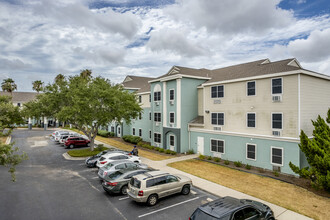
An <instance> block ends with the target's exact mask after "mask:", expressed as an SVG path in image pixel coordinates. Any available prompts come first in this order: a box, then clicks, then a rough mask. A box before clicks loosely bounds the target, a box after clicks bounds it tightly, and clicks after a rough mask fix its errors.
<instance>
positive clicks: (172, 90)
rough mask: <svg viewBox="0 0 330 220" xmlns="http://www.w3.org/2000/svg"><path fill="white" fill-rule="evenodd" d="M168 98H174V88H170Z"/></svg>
mask: <svg viewBox="0 0 330 220" xmlns="http://www.w3.org/2000/svg"><path fill="white" fill-rule="evenodd" d="M170 100H174V89H170Z"/></svg>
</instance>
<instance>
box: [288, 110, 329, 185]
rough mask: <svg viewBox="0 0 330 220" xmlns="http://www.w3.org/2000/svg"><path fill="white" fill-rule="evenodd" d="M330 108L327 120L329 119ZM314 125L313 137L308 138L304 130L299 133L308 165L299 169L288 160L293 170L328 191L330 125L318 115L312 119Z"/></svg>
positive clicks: (301, 146)
mask: <svg viewBox="0 0 330 220" xmlns="http://www.w3.org/2000/svg"><path fill="white" fill-rule="evenodd" d="M329 115H330V109H329V110H328V116H327V121H328V122H329V121H330V117H329ZM312 124H313V126H314V130H313V138H312V139H310V138H308V136H307V135H306V134H305V132H304V131H301V133H300V144H299V147H300V149H301V151H302V152H304V154H305V156H306V158H307V161H308V163H309V165H310V167H305V168H302V169H299V167H298V166H296V165H294V164H292V163H291V162H290V164H289V165H290V167H291V169H292V170H293V172H295V173H297V174H299V175H300V176H301V177H305V178H309V179H310V180H311V181H312V183H313V184H314V185H315V186H317V187H320V188H324V189H325V190H327V191H330V127H329V125H328V124H327V123H326V122H325V120H324V119H323V118H321V117H320V116H318V117H317V119H316V121H313V120H312Z"/></svg>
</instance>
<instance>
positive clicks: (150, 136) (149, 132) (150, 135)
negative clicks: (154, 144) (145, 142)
mask: <svg viewBox="0 0 330 220" xmlns="http://www.w3.org/2000/svg"><path fill="white" fill-rule="evenodd" d="M149 138H150V139H151V130H149Z"/></svg>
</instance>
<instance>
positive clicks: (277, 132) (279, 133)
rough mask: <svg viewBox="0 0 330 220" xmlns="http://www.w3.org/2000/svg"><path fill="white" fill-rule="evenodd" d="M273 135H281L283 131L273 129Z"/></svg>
mask: <svg viewBox="0 0 330 220" xmlns="http://www.w3.org/2000/svg"><path fill="white" fill-rule="evenodd" d="M273 136H281V131H277V130H275V131H273Z"/></svg>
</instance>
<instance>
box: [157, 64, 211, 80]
mask: <svg viewBox="0 0 330 220" xmlns="http://www.w3.org/2000/svg"><path fill="white" fill-rule="evenodd" d="M178 74H180V75H186V76H199V77H209V75H210V70H208V69H204V68H202V69H194V68H188V67H183V66H173V67H172V68H171V69H170V70H169V71H168V72H167V73H166V74H164V75H162V76H160V77H157V78H156V79H161V78H164V77H168V76H173V75H178Z"/></svg>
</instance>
